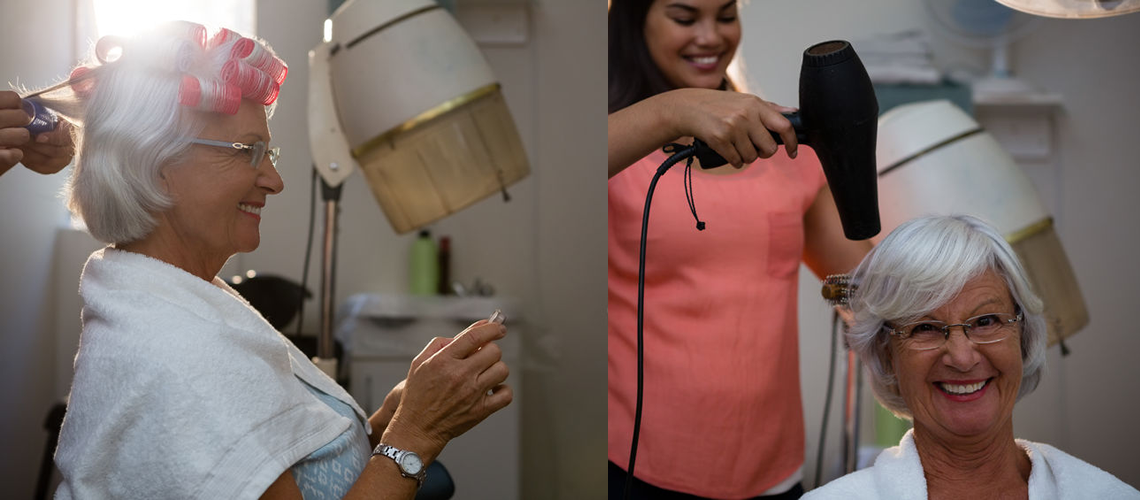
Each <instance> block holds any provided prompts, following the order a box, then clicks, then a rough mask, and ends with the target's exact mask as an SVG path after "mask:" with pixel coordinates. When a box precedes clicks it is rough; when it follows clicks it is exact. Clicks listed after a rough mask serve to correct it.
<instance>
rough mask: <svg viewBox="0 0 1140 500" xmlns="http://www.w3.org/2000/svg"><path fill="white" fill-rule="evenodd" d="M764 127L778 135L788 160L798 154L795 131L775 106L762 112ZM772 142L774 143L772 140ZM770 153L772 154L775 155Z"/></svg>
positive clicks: (773, 152)
mask: <svg viewBox="0 0 1140 500" xmlns="http://www.w3.org/2000/svg"><path fill="white" fill-rule="evenodd" d="M763 119H764V125H765V126H766V127H768V130H771V131H773V132H776V133H777V134H779V135H780V139H781V140H782V141H783V142H784V151H785V152H786V153H787V154H788V157H789V158H795V157H796V154H797V153H798V151H797V150H798V148H799V142H798V141H796V129H795V128H794V127H792V122H791V121H789V120H788V117H786V116H784V115H783V114H782V113H781V112H780V111H778V110H777V109H776V107H775V106H769V107H768V109H767V110H765V111H764V112H763ZM772 142H775V141H774V140H773V141H772ZM775 153H776V152H775V151H772V154H775Z"/></svg>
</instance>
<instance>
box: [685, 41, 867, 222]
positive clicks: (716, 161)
mask: <svg viewBox="0 0 1140 500" xmlns="http://www.w3.org/2000/svg"><path fill="white" fill-rule="evenodd" d="M784 116H786V117H787V118H788V120H790V121H791V122H792V126H793V127H795V129H796V140H798V141H799V143H800V144H807V145H809V146H811V147H812V149H814V150H815V153H816V155H817V156H819V161H820V163H821V164H823V173H824V175H826V176H827V183H828V185H829V186H830V187H831V194H832V196H833V197H834V198H835V205H836V206H837V207H838V208H839V220H840V221H841V222H842V223H843V234H844V235H846V236H847V238H848V239H852V240H865V239H867V238H870V237H872V236H874V235H876V234H879V230H880V229H881V228H880V225H879V195H878V189H877V185H876V182H877V180H878V174H877V172H876V168H875V135H876V133H877V132H878V128H879V121H878V120H879V101H878V100H877V99H875V90H874V88H873V87H872V86H871V78H870V77H868V76H867V69H866V68H864V67H863V63H862V62H861V61H859V56H858V55H856V54H855V49H854V48H852V47H851V44H850V43H848V42H846V41H843V40H832V41H828V42H821V43H817V44H815V45H812V46H811V47H808V49H807V50H805V51H804V60H803V65H802V66H801V68H800V110H799V111H798V112H796V113H791V114H786V115H784ZM772 137H774V138H775V139H776V143H777V144H782V143H783V141H782V140H781V139H780V136H779V135H776V133H774V132H773V133H772ZM696 144H697V146H698V147H697V153H696V156H697V158H698V159H699V160H700V161H701V167H702V168H713V167H719V166H721V165H724V164H725V163H726V162H725V160H724V158H721V156H720V155H718V154H717V153H716V152H715V151H713V150H712V149H711V148H709V147H708V146H707V145H705V144H704V143H703V142H700V141H699V140H698V141H697V142H696Z"/></svg>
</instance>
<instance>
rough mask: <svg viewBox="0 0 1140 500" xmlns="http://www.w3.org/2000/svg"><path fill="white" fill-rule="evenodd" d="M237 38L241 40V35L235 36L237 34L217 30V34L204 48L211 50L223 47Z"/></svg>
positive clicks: (226, 30) (223, 29)
mask: <svg viewBox="0 0 1140 500" xmlns="http://www.w3.org/2000/svg"><path fill="white" fill-rule="evenodd" d="M238 38H241V35H239V34H237V32H235V31H231V30H228V29H226V28H222V29H220V30H218V32H217V33H214V37H213V38H211V39H210V42H209V43H207V44H206V48H207V49H213V48H215V47H219V46H222V45H225V44H227V43H229V42H230V41H232V40H235V39H238Z"/></svg>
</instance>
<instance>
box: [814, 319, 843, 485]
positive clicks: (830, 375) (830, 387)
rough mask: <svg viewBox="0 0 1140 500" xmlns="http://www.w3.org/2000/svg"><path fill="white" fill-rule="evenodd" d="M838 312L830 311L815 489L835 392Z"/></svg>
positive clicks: (819, 474)
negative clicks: (828, 354) (828, 356)
mask: <svg viewBox="0 0 1140 500" xmlns="http://www.w3.org/2000/svg"><path fill="white" fill-rule="evenodd" d="M839 321H840V319H839V312H838V311H835V310H834V309H833V310H832V311H831V359H830V360H829V361H828V363H827V394H826V395H825V396H824V400H823V424H822V425H820V428H819V448H818V451H816V455H815V486H814V487H815V488H819V487H820V484H819V479H820V477H821V471H823V449H824V443H825V442H827V417H828V415H830V414H831V396H832V392H834V390H835V349H836V344H837V343H838V338H839Z"/></svg>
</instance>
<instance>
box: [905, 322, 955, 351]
mask: <svg viewBox="0 0 1140 500" xmlns="http://www.w3.org/2000/svg"><path fill="white" fill-rule="evenodd" d="M945 326H946V325H945V324H944V323H942V322H940V321H920V322H918V323H911V324H909V325H906V326H904V327H903V328H902V330H903V332H905V333H906V335H907V343H908V344H910V346H911V347H912V348H915V349H933V348H935V347H938V346H940V345H942V341H943V340H945V339H946V336H945V335H944V334H943V333H942V329H943V328H945Z"/></svg>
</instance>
